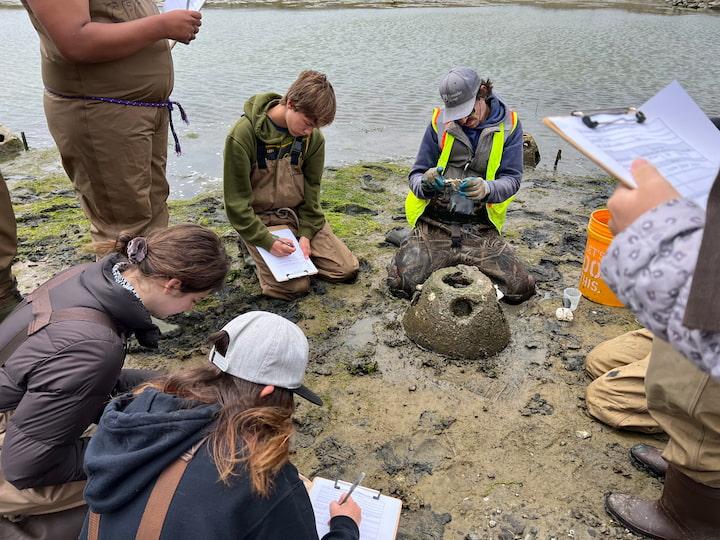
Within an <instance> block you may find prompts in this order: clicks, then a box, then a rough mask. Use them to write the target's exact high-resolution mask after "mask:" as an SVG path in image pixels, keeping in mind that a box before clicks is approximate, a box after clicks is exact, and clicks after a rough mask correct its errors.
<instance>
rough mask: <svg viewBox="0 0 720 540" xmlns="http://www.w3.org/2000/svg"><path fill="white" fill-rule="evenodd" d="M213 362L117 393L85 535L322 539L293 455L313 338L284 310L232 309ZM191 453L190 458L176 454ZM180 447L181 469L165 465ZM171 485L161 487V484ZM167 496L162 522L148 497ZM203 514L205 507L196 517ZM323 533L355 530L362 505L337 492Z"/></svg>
mask: <svg viewBox="0 0 720 540" xmlns="http://www.w3.org/2000/svg"><path fill="white" fill-rule="evenodd" d="M211 341H212V343H213V347H212V349H211V351H210V363H209V365H205V366H201V367H198V368H196V369H193V370H188V371H181V372H178V373H174V374H170V375H167V376H164V377H162V378H160V379H157V380H155V381H151V382H148V383H146V384H144V385H143V386H141V387H140V388H138V389H137V390H135V391H134V392H133V393H132V394H129V395H126V396H123V397H121V398H118V399H116V400H114V401H112V402H111V403H110V404H109V405H108V406H107V408H106V409H105V412H104V414H103V416H102V418H101V419H100V423H99V425H98V430H97V433H96V434H95V436H94V437H93V439H92V440H91V441H90V445H89V447H88V450H87V453H86V461H85V468H86V470H87V474H88V482H87V488H86V490H85V496H86V498H87V501H88V505H89V507H90V514H89V517H88V519H87V520H86V523H85V526H84V527H83V531H82V534H81V535H80V538H81V539H83V540H84V539H90V540H95V539H97V538H102V539H103V540H114V539H118V540H120V539H125V538H128V537H131V538H132V537H135V535H136V531H138V530H139V529H142V530H143V531H146V532H150V531H152V530H157V531H158V533H159V532H160V530H161V531H162V533H161V534H159V535H158V536H155V535H150V537H154V538H160V539H161V540H164V539H168V540H169V539H173V540H182V539H196V538H212V539H214V540H222V539H225V538H227V539H233V540H235V539H240V538H244V539H251V538H258V539H260V538H261V539H264V540H265V539H267V540H272V539H277V540H285V539H287V538H292V539H293V540H310V539H315V540H316V539H317V538H318V535H317V531H316V524H315V518H314V513H313V509H312V506H311V505H310V498H309V496H308V493H307V489H306V488H305V485H304V483H303V481H302V480H301V478H300V477H299V474H298V470H297V469H296V468H295V466H294V465H293V464H292V463H290V461H289V452H290V438H291V435H292V432H293V423H292V414H293V411H294V409H295V406H294V400H293V395H298V396H300V397H303V398H305V399H306V400H308V401H310V402H311V403H314V404H316V405H322V400H321V399H320V397H319V396H318V395H317V394H315V393H314V392H312V390H310V389H309V388H307V387H306V386H304V385H303V384H302V379H303V376H304V373H305V367H306V366H307V362H308V342H307V339H306V338H305V335H304V334H303V332H302V330H300V328H298V327H297V326H296V325H295V324H293V323H291V322H289V321H288V320H286V319H284V318H282V317H280V316H279V315H275V314H272V313H267V312H263V311H252V312H248V313H244V314H242V315H240V316H238V317H235V318H234V319H233V320H232V321H230V322H229V323H228V324H226V325H225V326H224V327H223V328H222V330H221V331H220V332H218V333H216V334H213V335H212V336H211ZM184 454H185V458H181V456H183V455H184ZM179 459H180V460H181V461H182V460H183V459H184V464H183V465H184V466H185V468H184V472H180V473H179V475H178V476H179V477H178V476H176V478H177V480H175V481H174V482H173V483H172V487H171V488H167V487H166V486H168V485H169V484H167V485H166V484H162V482H163V475H165V474H166V473H165V472H163V471H169V470H170V468H171V467H174V466H175V465H174V464H175V463H177V462H178V460H179ZM161 484H162V485H163V486H164V487H165V489H164V491H165V492H166V497H162V498H161V497H159V495H158V491H159V490H160V488H159V487H158V486H160V485H161ZM161 501H167V502H168V503H169V507H168V508H167V513H166V514H165V519H164V522H163V521H162V520H160V521H159V523H156V524H155V525H156V527H157V529H147V528H146V527H147V526H148V525H147V523H146V516H147V514H148V512H149V510H150V509H151V508H155V507H159V506H161ZM198 516H202V519H198ZM330 516H331V520H330V524H329V525H330V532H329V533H328V534H326V535H325V536H324V537H323V538H324V539H325V540H330V539H338V540H339V539H348V540H350V539H358V538H359V531H358V525H359V523H360V520H361V509H360V507H359V506H358V505H357V503H356V502H355V501H353V500H352V498H349V499H348V500H347V501H346V502H344V503H343V504H339V503H338V501H333V502H331V503H330Z"/></svg>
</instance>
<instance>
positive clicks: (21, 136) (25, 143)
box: [20, 131, 30, 152]
mask: <svg viewBox="0 0 720 540" xmlns="http://www.w3.org/2000/svg"><path fill="white" fill-rule="evenodd" d="M20 138H21V139H22V143H23V146H24V147H25V151H26V152H27V151H28V150H30V148H29V147H28V143H27V139H26V138H25V132H24V131H21V132H20Z"/></svg>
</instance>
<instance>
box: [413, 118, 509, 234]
mask: <svg viewBox="0 0 720 540" xmlns="http://www.w3.org/2000/svg"><path fill="white" fill-rule="evenodd" d="M439 116H440V109H439V108H435V109H433V115H432V122H431V125H432V127H433V130H435V133H437V134H438V146H439V147H440V157H439V158H438V161H437V165H436V166H437V167H442V168H443V169H446V168H447V164H448V161H449V160H450V154H451V152H452V148H453V143H454V142H455V136H454V135H453V134H452V133H448V132H447V131H446V130H445V129H444V128H443V129H442V132H441V130H440V128H441V127H442V126H440V127H439V126H438V117H439ZM508 117H509V118H510V124H511V125H510V126H509V131H508V134H510V133H513V132H514V131H515V128H516V127H517V123H518V117H517V113H516V112H515V111H511V112H510V114H509V115H508V116H506V119H507V118H508ZM505 131H506V126H505V120H503V121H502V122H500V124H499V125H498V129H497V131H496V132H495V133H494V134H493V138H492V145H491V146H490V152H489V156H488V159H487V170H486V172H485V180H489V181H493V180H495V175H496V174H497V170H498V169H499V168H500V162H501V161H502V154H503V148H504V147H505ZM514 198H515V196H514V195H513V196H512V197H510V198H509V199H507V200H505V201H503V202H500V203H485V208H486V210H487V214H488V218H489V219H490V222H491V223H492V224H493V225H494V226H495V228H496V229H497V231H498V232H502V228H503V225H504V224H505V217H506V214H507V208H508V206H510V203H511V202H512V200H513V199H514ZM428 204H430V200H429V199H421V198H420V197H418V196H416V195H415V194H414V193H413V192H412V190H410V191H409V192H408V195H407V197H406V198H405V216H406V218H407V221H408V223H409V224H410V226H411V227H413V228H414V227H415V225H416V224H417V220H418V219H420V216H422V215H423V213H424V212H425V209H426V208H427V206H428Z"/></svg>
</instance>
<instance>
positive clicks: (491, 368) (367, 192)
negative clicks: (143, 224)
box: [2, 152, 661, 539]
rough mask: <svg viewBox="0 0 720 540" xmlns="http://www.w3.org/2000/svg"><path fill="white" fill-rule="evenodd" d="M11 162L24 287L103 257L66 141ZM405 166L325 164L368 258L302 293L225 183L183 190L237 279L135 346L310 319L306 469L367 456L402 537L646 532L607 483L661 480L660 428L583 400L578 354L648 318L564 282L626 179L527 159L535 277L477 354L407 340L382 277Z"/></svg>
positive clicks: (334, 215) (160, 354)
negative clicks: (392, 499)
mask: <svg viewBox="0 0 720 540" xmlns="http://www.w3.org/2000/svg"><path fill="white" fill-rule="evenodd" d="M2 171H3V174H5V176H6V177H9V179H10V182H9V184H10V187H11V190H12V193H13V197H14V202H15V211H16V215H17V217H18V233H19V237H20V243H21V246H20V251H19V255H18V262H17V264H16V265H15V270H16V273H17V274H18V277H19V279H20V282H21V288H22V290H23V291H25V292H27V291H29V290H31V289H32V288H33V287H34V286H36V285H37V284H38V283H40V282H41V281H43V280H44V279H46V278H47V277H48V276H49V275H51V274H53V273H54V272H56V271H58V270H60V269H62V268H65V267H67V266H69V265H70V264H74V263H76V262H79V261H81V260H91V258H92V256H91V255H90V254H89V253H86V252H83V247H84V246H86V245H87V243H88V240H89V237H88V235H87V230H88V224H87V221H86V220H85V219H84V217H83V216H82V213H81V211H80V208H79V206H78V204H77V201H76V200H75V199H74V196H73V194H72V191H71V190H70V186H69V183H68V181H67V179H66V178H65V177H64V175H63V174H62V172H61V169H60V167H59V165H57V156H56V155H55V154H54V153H53V152H32V153H29V154H24V155H23V156H21V157H20V158H18V159H16V160H14V161H11V162H7V163H4V164H2ZM406 173H407V169H406V168H405V167H402V166H397V165H393V164H385V163H381V164H368V165H354V166H350V167H345V168H341V169H334V170H328V171H327V173H326V177H325V180H324V184H323V195H322V197H323V205H324V208H325V209H326V215H327V216H328V219H329V220H330V222H331V224H332V226H333V227H334V229H335V230H336V231H337V233H338V234H339V235H340V236H341V237H342V238H343V239H344V240H345V241H346V242H347V244H348V245H349V246H350V248H351V249H353V250H354V252H355V253H356V254H357V255H358V257H359V258H360V259H361V261H362V266H361V273H360V276H359V278H358V280H357V282H356V283H353V284H351V285H334V284H325V283H320V282H318V283H317V284H315V285H314V288H313V292H312V293H311V294H309V295H307V296H306V297H304V298H301V299H299V300H297V301H294V302H290V303H285V302H279V301H274V300H268V299H265V298H263V297H261V296H260V289H259V287H258V285H257V282H256V279H255V277H254V274H253V270H252V268H249V267H246V266H245V265H244V263H243V260H242V257H241V256H240V254H239V252H238V249H237V237H236V234H235V232H234V231H233V230H232V228H231V227H230V226H229V224H228V223H227V220H226V218H225V215H224V211H223V206H222V201H221V199H220V198H219V194H214V193H211V194H206V195H203V196H201V197H199V198H196V199H192V200H188V201H174V202H173V203H172V205H171V216H172V221H173V222H182V221H193V222H197V223H201V224H204V225H207V226H210V227H213V228H214V229H215V230H216V231H217V232H218V234H220V235H221V237H222V238H223V240H224V242H225V244H226V246H227V249H228V251H229V252H230V253H231V255H232V257H233V268H232V272H231V275H230V276H229V278H228V282H227V285H226V287H225V289H224V290H223V291H221V292H220V293H219V294H217V295H215V296H213V297H212V298H209V299H207V300H206V301H205V302H203V303H202V304H200V305H199V306H198V307H197V309H196V311H194V312H192V313H189V314H185V315H182V316H178V317H175V318H174V319H173V321H172V322H175V323H176V324H178V325H179V326H180V332H179V335H176V336H175V337H170V338H167V339H164V340H163V341H162V342H161V348H160V350H159V351H147V350H142V349H140V348H139V347H138V346H137V345H135V346H133V347H131V351H130V356H129V359H128V364H129V365H131V366H137V367H153V368H158V369H176V368H179V367H186V366H192V365H196V364H198V363H202V362H204V361H206V355H207V352H208V347H207V345H206V344H205V342H204V340H205V337H206V335H207V334H208V333H209V332H211V331H214V330H216V329H218V328H219V327H221V326H222V325H223V324H224V323H225V322H227V321H228V320H229V319H231V318H232V317H233V316H235V315H237V314H239V313H241V312H244V311H247V310H251V309H264V310H268V311H273V312H276V313H279V314H280V315H282V316H284V317H286V318H288V319H290V320H292V321H295V322H297V323H298V324H299V325H300V326H301V327H302V328H303V329H304V330H305V332H306V333H307V334H308V336H309V338H310V341H311V351H312V358H311V362H310V365H309V369H308V375H307V377H306V383H307V384H308V386H310V387H311V388H313V389H315V390H316V391H317V392H318V393H319V394H320V395H321V396H322V397H323V399H324V400H325V403H326V406H325V407H323V408H318V407H314V406H312V405H310V404H307V403H300V404H299V407H298V411H297V418H296V421H295V425H296V429H297V433H296V436H295V439H294V445H293V448H294V450H293V452H294V455H293V458H292V459H293V462H294V463H295V464H296V465H297V466H298V468H299V469H300V470H301V471H302V472H304V473H305V474H306V475H308V476H310V475H314V474H320V475H322V476H326V477H334V476H342V477H344V478H352V477H354V476H355V475H356V474H357V472H358V471H360V470H362V471H365V472H366V473H367V479H366V481H365V484H366V485H368V486H371V487H373V488H376V489H381V490H382V491H383V493H387V494H390V495H393V496H396V497H400V498H401V499H402V500H403V503H404V509H403V515H402V518H401V523H400V533H399V538H403V539H436V538H450V539H463V538H468V539H472V538H481V539H486V538H488V539H495V538H501V539H511V538H521V539H533V538H541V539H550V538H578V539H590V538H632V537H633V536H632V535H631V534H630V533H627V532H626V531H625V530H624V529H622V528H620V527H618V526H616V525H614V524H613V522H612V521H611V519H610V518H609V517H608V516H607V515H606V514H605V512H604V510H603V505H602V498H603V494H604V493H605V492H607V491H610V490H623V491H627V492H632V493H635V494H638V495H641V496H646V497H650V498H653V497H657V496H658V495H659V493H660V490H661V484H660V483H659V482H658V481H657V480H655V479H653V478H651V477H649V476H648V475H646V474H644V473H641V472H638V471H636V470H635V469H634V468H633V467H632V466H631V465H630V461H629V458H628V456H627V451H628V449H629V448H630V447H631V446H632V445H633V444H636V443H638V442H648V443H652V442H653V438H652V437H647V436H642V435H638V434H630V433H620V432H617V431H614V430H611V429H608V428H606V427H604V426H603V425H601V424H598V423H596V422H594V421H593V420H592V419H591V418H590V417H589V416H588V415H587V413H586V411H585V404H584V391H585V387H586V385H587V382H588V379H587V376H586V375H585V373H584V372H583V369H582V363H583V359H584V357H585V355H586V354H587V352H588V351H589V350H590V349H591V348H592V347H593V346H594V345H595V344H597V343H599V342H601V341H603V340H604V339H607V338H610V337H613V336H616V335H618V334H620V333H622V332H625V331H627V330H630V329H633V328H637V327H638V324H637V322H636V321H635V319H634V317H633V316H632V314H630V313H629V312H628V311H627V310H625V309H622V308H608V307H604V306H600V305H597V304H593V303H592V302H589V301H588V300H586V299H582V300H581V302H580V305H579V308H578V309H577V311H576V312H575V319H574V321H573V322H570V323H561V322H558V321H557V320H556V319H555V316H554V313H555V309H556V308H557V307H560V305H561V302H562V290H563V288H565V287H568V286H575V285H577V283H578V278H579V276H580V272H581V262H582V253H583V250H584V239H585V227H586V224H587V220H588V216H589V213H590V212H591V211H592V210H594V209H595V208H596V207H597V206H600V205H602V204H603V203H604V202H605V200H606V197H607V195H608V193H610V192H611V190H612V187H613V184H612V183H611V182H610V181H602V180H597V179H587V178H577V177H567V176H560V175H558V176H553V174H552V173H550V172H547V171H536V172H528V173H527V174H526V180H525V181H524V184H523V188H522V189H521V191H520V193H519V195H518V197H517V199H516V202H515V204H514V205H513V207H512V208H513V209H512V211H511V212H510V214H509V216H508V222H507V230H506V231H505V236H506V238H507V239H508V241H509V242H511V243H512V245H513V246H514V248H515V249H516V250H517V252H518V253H519V255H520V256H521V257H522V258H523V259H525V260H526V261H527V262H528V264H529V266H530V267H531V268H532V272H533V274H534V275H535V277H536V279H537V282H538V294H537V295H536V296H535V297H533V298H532V299H530V300H529V301H528V302H526V303H525V304H523V305H520V306H503V311H504V314H505V317H506V318H507V321H508V323H509V326H510V329H511V335H512V336H511V340H510V343H509V345H508V347H507V348H506V349H504V350H503V351H502V352H501V353H500V354H498V355H497V356H495V357H493V358H489V359H485V360H481V361H472V362H464V361H458V360H448V359H446V358H444V357H442V356H439V355H437V354H434V353H432V352H428V351H425V350H421V349H419V348H418V347H417V346H416V345H414V344H413V343H412V342H411V341H410V340H408V339H407V337H406V336H405V335H404V332H403V330H402V325H401V320H402V316H403V313H404V312H405V310H406V309H407V307H408V302H407V301H406V300H401V299H396V298H393V297H392V296H390V295H389V294H388V293H387V291H386V288H385V286H384V279H385V267H386V265H387V263H388V262H389V261H390V258H391V257H392V255H393V253H394V249H395V248H394V247H392V246H390V245H389V244H388V243H386V242H385V241H384V236H385V233H386V232H387V231H388V230H390V229H391V228H393V227H396V226H398V225H401V224H402V221H401V219H400V215H401V211H402V210H401V209H402V201H403V197H404V194H405V192H406V190H407V187H406V186H407V184H406V180H405V175H406ZM367 175H370V176H371V177H372V178H367ZM370 180H371V181H372V182H370ZM368 187H371V188H372V189H368ZM360 208H362V209H368V210H371V212H367V211H364V210H363V211H359V209H360ZM578 432H581V433H582V432H585V433H582V437H581V436H580V435H578Z"/></svg>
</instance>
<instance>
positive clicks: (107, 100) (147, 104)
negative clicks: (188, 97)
mask: <svg viewBox="0 0 720 540" xmlns="http://www.w3.org/2000/svg"><path fill="white" fill-rule="evenodd" d="M46 90H47V88H46ZM47 92H48V93H50V94H52V95H54V96H58V97H61V98H64V99H82V100H83V101H102V102H104V103H114V104H115V105H128V106H130V107H156V108H160V107H162V108H164V109H167V110H168V111H169V115H170V132H171V133H172V136H173V139H174V140H175V153H176V154H177V155H178V156H179V155H180V154H182V150H181V148H180V139H178V136H177V133H175V125H174V124H173V117H172V112H173V110H174V109H173V105H177V108H178V109H179V110H180V118H181V119H182V121H183V122H185V123H186V124H190V122H189V121H188V117H187V114H185V109H183V108H182V105H180V103H178V102H177V101H170V100H166V101H131V100H128V99H118V98H108V97H98V96H66V95H64V94H58V93H57V92H53V91H52V90H47Z"/></svg>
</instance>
